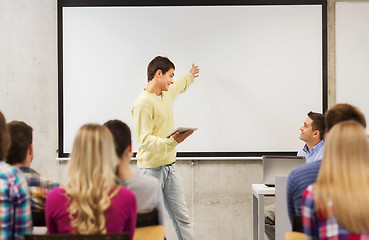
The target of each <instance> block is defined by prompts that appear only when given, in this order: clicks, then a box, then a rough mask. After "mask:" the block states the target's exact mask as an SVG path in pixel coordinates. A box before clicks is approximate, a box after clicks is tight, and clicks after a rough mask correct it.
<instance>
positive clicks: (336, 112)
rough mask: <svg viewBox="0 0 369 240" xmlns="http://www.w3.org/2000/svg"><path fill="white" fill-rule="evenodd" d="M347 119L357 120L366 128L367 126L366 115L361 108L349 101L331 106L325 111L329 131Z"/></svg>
mask: <svg viewBox="0 0 369 240" xmlns="http://www.w3.org/2000/svg"><path fill="white" fill-rule="evenodd" d="M347 120H355V121H357V122H358V123H360V124H361V125H362V126H363V127H364V128H365V127H366V121H365V117H364V114H363V113H362V112H361V111H360V109H358V108H357V107H354V106H352V105H350V104H347V103H341V104H336V105H334V106H333V107H331V108H329V109H328V111H327V112H326V113H325V127H326V132H329V131H330V129H331V128H332V127H333V126H334V125H335V124H337V123H340V122H343V121H347Z"/></svg>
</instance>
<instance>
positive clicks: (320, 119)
mask: <svg viewBox="0 0 369 240" xmlns="http://www.w3.org/2000/svg"><path fill="white" fill-rule="evenodd" d="M308 117H309V118H311V120H313V123H312V124H311V127H312V128H313V130H314V131H315V130H318V131H319V138H320V140H322V139H323V137H324V134H325V124H324V115H323V114H321V113H316V112H311V111H310V112H309V113H308Z"/></svg>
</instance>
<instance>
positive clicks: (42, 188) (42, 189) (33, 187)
mask: <svg viewBox="0 0 369 240" xmlns="http://www.w3.org/2000/svg"><path fill="white" fill-rule="evenodd" d="M20 170H22V172H23V173H24V175H25V176H26V179H27V183H28V187H29V190H30V193H31V208H32V209H38V210H44V209H45V201H46V197H47V194H48V193H49V192H50V190H51V189H53V188H56V187H59V183H57V182H53V181H52V180H50V179H49V178H48V177H45V176H41V175H40V174H38V173H37V172H36V171H35V170H33V169H32V168H29V167H20Z"/></svg>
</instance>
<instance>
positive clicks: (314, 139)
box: [265, 111, 325, 240]
mask: <svg viewBox="0 0 369 240" xmlns="http://www.w3.org/2000/svg"><path fill="white" fill-rule="evenodd" d="M307 116H308V117H307V118H306V120H305V121H304V124H303V125H302V126H301V127H300V131H301V133H300V139H301V140H302V141H304V142H305V145H304V147H303V148H302V149H301V150H300V151H298V153H297V156H304V157H305V159H306V163H311V162H315V161H319V160H321V159H322V156H323V148H324V140H323V137H324V133H325V124H324V115H323V114H321V113H316V112H312V111H310V112H309V113H308V114H307ZM265 234H266V235H267V237H268V239H269V240H274V239H275V204H271V205H269V206H267V207H266V208H265Z"/></svg>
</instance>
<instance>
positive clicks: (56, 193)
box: [47, 187, 66, 199]
mask: <svg viewBox="0 0 369 240" xmlns="http://www.w3.org/2000/svg"><path fill="white" fill-rule="evenodd" d="M65 195H66V191H65V189H64V188H62V187H56V188H53V189H52V190H51V191H50V192H49V194H48V195H47V198H54V199H55V198H61V197H62V198H66V197H65Z"/></svg>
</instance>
